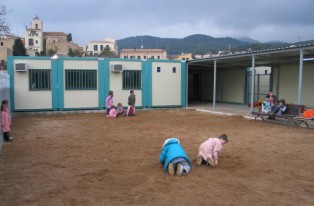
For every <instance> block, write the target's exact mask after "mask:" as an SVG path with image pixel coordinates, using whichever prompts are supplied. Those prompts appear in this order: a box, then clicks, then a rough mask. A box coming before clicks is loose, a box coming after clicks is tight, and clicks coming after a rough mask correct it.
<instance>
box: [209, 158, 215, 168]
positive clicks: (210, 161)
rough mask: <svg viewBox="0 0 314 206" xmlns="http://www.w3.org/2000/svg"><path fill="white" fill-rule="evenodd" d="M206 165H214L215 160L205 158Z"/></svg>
mask: <svg viewBox="0 0 314 206" xmlns="http://www.w3.org/2000/svg"><path fill="white" fill-rule="evenodd" d="M207 166H209V167H215V161H214V159H212V158H208V159H207Z"/></svg>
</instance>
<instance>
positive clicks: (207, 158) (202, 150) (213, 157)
mask: <svg viewBox="0 0 314 206" xmlns="http://www.w3.org/2000/svg"><path fill="white" fill-rule="evenodd" d="M226 143H228V136H227V135H225V134H222V135H220V136H219V137H212V138H208V140H206V141H205V142H203V143H202V144H201V145H200V147H199V150H198V158H197V163H196V164H197V166H201V165H202V164H206V165H208V166H212V167H216V166H218V159H219V156H218V154H219V152H220V151H221V149H222V145H224V144H226Z"/></svg>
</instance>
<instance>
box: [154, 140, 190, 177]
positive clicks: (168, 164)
mask: <svg viewBox="0 0 314 206" xmlns="http://www.w3.org/2000/svg"><path fill="white" fill-rule="evenodd" d="M159 161H160V163H161V164H163V166H164V171H165V172H168V174H169V175H171V176H173V175H174V174H176V175H177V176H181V175H183V174H187V173H189V172H190V170H191V167H192V166H191V161H190V159H189V158H188V156H187V154H186V153H185V151H184V149H183V148H182V146H181V145H180V140H179V139H177V138H169V139H167V140H166V141H165V142H164V144H163V146H162V151H161V153H160V157H159Z"/></svg>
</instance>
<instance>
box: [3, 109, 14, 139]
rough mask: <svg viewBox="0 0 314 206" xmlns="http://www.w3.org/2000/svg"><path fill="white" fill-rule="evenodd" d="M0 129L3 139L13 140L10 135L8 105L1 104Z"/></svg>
mask: <svg viewBox="0 0 314 206" xmlns="http://www.w3.org/2000/svg"><path fill="white" fill-rule="evenodd" d="M1 129H2V132H3V139H4V141H6V142H13V138H12V137H11V135H10V118H9V114H8V105H6V104H1Z"/></svg>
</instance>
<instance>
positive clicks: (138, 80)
mask: <svg viewBox="0 0 314 206" xmlns="http://www.w3.org/2000/svg"><path fill="white" fill-rule="evenodd" d="M123 89H142V71H140V70H124V71H123Z"/></svg>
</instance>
